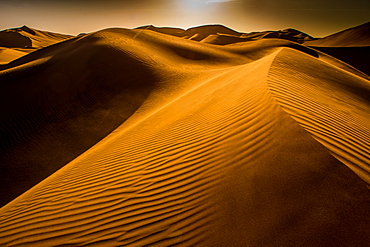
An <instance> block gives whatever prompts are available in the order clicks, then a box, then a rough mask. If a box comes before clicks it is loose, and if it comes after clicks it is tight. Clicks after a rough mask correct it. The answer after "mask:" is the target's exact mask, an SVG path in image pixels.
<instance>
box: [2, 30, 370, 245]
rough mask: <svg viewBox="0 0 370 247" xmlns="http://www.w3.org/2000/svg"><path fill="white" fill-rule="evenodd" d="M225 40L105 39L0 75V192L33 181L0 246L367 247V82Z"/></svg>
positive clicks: (330, 65)
mask: <svg viewBox="0 0 370 247" xmlns="http://www.w3.org/2000/svg"><path fill="white" fill-rule="evenodd" d="M150 29H153V30H150ZM154 29H155V30H154ZM197 30H198V31H197ZM230 30H231V29H228V28H226V27H222V26H218V25H216V26H211V27H199V28H198V29H197V28H194V29H192V30H191V31H187V32H188V33H189V35H186V36H184V35H183V34H182V33H183V32H186V30H183V31H182V30H181V29H172V28H165V29H163V28H162V29H159V28H155V27H151V26H149V27H146V28H139V29H134V30H127V29H107V30H103V31H99V32H96V33H92V34H88V35H85V36H81V37H75V38H72V39H69V40H67V41H64V42H62V43H58V44H55V45H52V46H49V47H46V48H43V49H39V50H37V51H35V52H33V53H31V54H29V55H27V56H24V57H22V58H20V59H17V60H15V61H13V62H11V63H8V64H6V65H3V66H2V67H0V68H1V69H2V70H1V72H0V82H1V85H0V87H1V90H0V94H1V95H0V96H1V97H0V99H1V101H2V102H1V104H0V105H1V121H0V131H1V132H0V134H1V138H0V140H1V150H2V153H1V157H0V161H1V169H2V171H4V173H2V175H1V176H2V178H1V181H2V182H1V183H2V185H1V187H2V188H4V187H5V188H7V191H11V192H10V193H9V194H12V196H13V198H14V195H17V194H20V193H23V192H24V191H25V190H26V189H28V188H31V187H32V186H33V185H34V184H36V183H38V182H39V183H38V184H37V185H36V186H34V187H33V188H31V189H29V190H28V191H27V192H25V193H23V194H22V195H20V196H19V197H17V198H16V199H14V200H13V201H11V202H10V203H8V204H6V205H5V206H3V207H2V208H1V209H0V229H1V232H0V245H1V246H175V245H178V246H366V245H367V244H368V243H369V242H370V231H369V229H370V207H369V205H370V191H369V188H368V187H367V186H369V184H370V174H369V170H370V168H369V164H370V158H369V157H370V155H369V151H368V150H370V147H369V146H370V114H369V112H370V99H369V95H370V81H369V76H368V75H366V74H365V73H363V72H361V71H359V70H357V69H355V68H354V67H352V66H350V65H348V64H346V63H344V62H342V61H340V60H338V59H336V58H334V57H332V56H329V55H327V54H325V53H322V52H320V51H318V50H316V49H312V48H309V47H306V46H303V45H300V44H299V43H297V42H295V41H296V40H294V39H293V38H289V40H287V39H285V38H281V37H280V36H281V35H280V36H279V37H280V38H279V37H278V38H274V37H268V38H262V37H259V38H256V39H250V40H249V41H245V40H243V34H240V35H239V34H237V33H233V32H234V31H233V30H231V31H230ZM289 30H290V31H289V32H290V33H291V35H292V37H295V36H296V35H300V34H297V33H296V32H293V31H292V29H289ZM279 32H282V31H279ZM287 32H288V31H287ZM253 35H254V34H253ZM244 36H246V35H244ZM219 37H222V38H219ZM204 39H208V40H209V41H212V42H205V41H204ZM243 41H244V42H243ZM209 43H212V44H209ZM300 43H301V42H300ZM59 168H60V169H59ZM58 169H59V170H58ZM54 171H55V172H54ZM52 172H54V173H53V174H52V175H51V176H49V177H48V178H46V179H44V178H45V177H46V176H48V175H49V174H51V173H52ZM41 180H42V181H41ZM40 181H41V182H40ZM1 194H2V195H4V196H3V197H5V198H6V199H5V200H4V203H6V202H7V201H9V200H11V199H13V198H12V197H11V196H8V197H6V194H7V192H6V190H5V189H4V190H3V192H1Z"/></svg>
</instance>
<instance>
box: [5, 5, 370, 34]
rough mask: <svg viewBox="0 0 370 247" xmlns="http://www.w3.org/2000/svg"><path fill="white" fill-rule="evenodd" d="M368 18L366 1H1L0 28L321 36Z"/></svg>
mask: <svg viewBox="0 0 370 247" xmlns="http://www.w3.org/2000/svg"><path fill="white" fill-rule="evenodd" d="M368 21H370V1H369V0H347V1H343V0H103V1H101V0H0V30H3V29H7V28H14V27H21V26H23V25H27V26H28V27H31V28H35V29H39V30H46V31H51V32H57V33H64V34H72V35H77V34H79V33H89V32H93V31H98V30H101V29H104V28H110V27H122V28H134V27H139V26H144V25H154V26H159V27H181V28H184V29H186V28H189V27H194V26H200V25H206V24H222V25H225V26H228V27H230V28H232V29H234V30H237V31H240V32H246V33H248V32H253V31H266V30H281V29H285V28H295V29H298V30H300V31H303V32H305V33H307V34H309V35H311V36H314V37H324V36H327V35H329V34H332V33H335V32H338V31H341V30H344V29H347V28H350V27H353V26H357V25H360V24H362V23H365V22H368Z"/></svg>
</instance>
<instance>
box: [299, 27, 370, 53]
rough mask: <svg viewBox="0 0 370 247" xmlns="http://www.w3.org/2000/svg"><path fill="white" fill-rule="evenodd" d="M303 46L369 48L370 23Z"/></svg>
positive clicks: (308, 42)
mask: <svg viewBox="0 0 370 247" xmlns="http://www.w3.org/2000/svg"><path fill="white" fill-rule="evenodd" d="M305 45H309V46H323V47H348V46H349V47H351V46H354V47H357V46H370V22H367V23H364V24H362V25H359V26H356V27H352V28H349V29H346V30H343V31H340V32H338V33H334V34H331V35H329V36H326V37H324V38H321V39H317V40H314V41H307V42H306V43H305Z"/></svg>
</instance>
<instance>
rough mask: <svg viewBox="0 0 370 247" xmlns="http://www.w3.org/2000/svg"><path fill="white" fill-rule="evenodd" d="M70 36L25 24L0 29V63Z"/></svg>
mask: <svg viewBox="0 0 370 247" xmlns="http://www.w3.org/2000/svg"><path fill="white" fill-rule="evenodd" d="M71 37H72V36H71V35H65V34H58V33H52V32H47V31H40V30H36V29H33V28H29V27H27V26H23V27H20V28H11V29H6V30H3V31H0V65H1V64H6V63H8V62H10V61H13V60H15V59H17V58H19V57H22V56H24V55H25V54H27V53H31V52H33V51H35V50H37V49H40V48H43V47H47V46H50V45H52V44H55V43H58V42H61V41H63V40H66V39H69V38H71Z"/></svg>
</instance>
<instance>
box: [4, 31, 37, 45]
mask: <svg viewBox="0 0 370 247" xmlns="http://www.w3.org/2000/svg"><path fill="white" fill-rule="evenodd" d="M0 46H2V47H9V48H25V47H31V46H32V41H31V39H30V38H28V37H25V36H23V35H21V34H20V33H17V32H4V31H3V32H0Z"/></svg>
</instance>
